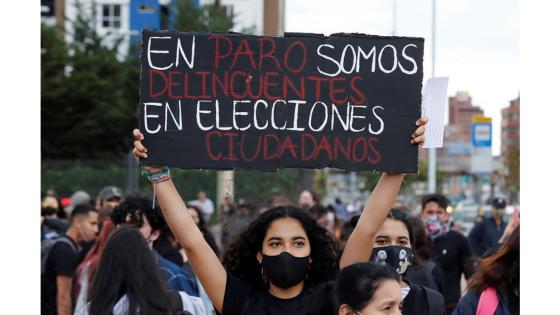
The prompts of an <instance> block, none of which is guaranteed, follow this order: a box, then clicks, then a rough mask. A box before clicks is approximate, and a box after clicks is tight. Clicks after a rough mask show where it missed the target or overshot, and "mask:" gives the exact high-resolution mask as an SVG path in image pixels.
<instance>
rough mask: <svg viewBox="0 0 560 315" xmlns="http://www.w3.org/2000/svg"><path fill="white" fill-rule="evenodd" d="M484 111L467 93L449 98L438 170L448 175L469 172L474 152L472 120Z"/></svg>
mask: <svg viewBox="0 0 560 315" xmlns="http://www.w3.org/2000/svg"><path fill="white" fill-rule="evenodd" d="M475 116H484V111H483V110H482V109H481V108H480V107H478V106H474V105H473V104H472V98H471V96H470V95H469V93H468V92H466V91H460V92H458V93H457V94H456V95H455V96H452V97H449V122H448V124H447V126H445V130H444V135H443V148H441V149H439V150H438V151H437V153H438V162H437V164H438V169H439V170H440V171H443V172H447V173H461V172H469V171H470V168H471V163H470V162H471V160H470V158H471V153H472V152H471V151H472V118H473V117H475Z"/></svg>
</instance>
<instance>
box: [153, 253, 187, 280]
mask: <svg viewBox="0 0 560 315" xmlns="http://www.w3.org/2000/svg"><path fill="white" fill-rule="evenodd" d="M157 256H158V257H157V261H158V263H159V264H161V265H162V266H163V267H165V268H167V269H169V271H171V272H172V273H174V274H184V275H185V276H187V273H186V272H185V271H184V270H183V269H182V268H181V267H179V266H177V265H176V264H175V263H173V262H172V261H170V260H167V259H165V258H164V257H163V256H161V255H160V254H159V253H158V254H157Z"/></svg>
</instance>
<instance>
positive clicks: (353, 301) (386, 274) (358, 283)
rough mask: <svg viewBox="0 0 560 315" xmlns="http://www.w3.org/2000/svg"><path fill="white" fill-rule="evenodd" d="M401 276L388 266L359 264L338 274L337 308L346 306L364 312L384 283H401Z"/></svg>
mask: <svg viewBox="0 0 560 315" xmlns="http://www.w3.org/2000/svg"><path fill="white" fill-rule="evenodd" d="M399 278H400V277H399V275H398V274H397V273H396V271H394V270H392V269H391V268H389V267H388V266H386V265H380V264H374V263H357V264H353V265H350V266H348V267H345V268H343V269H342V270H340V272H339V273H338V276H337V278H336V284H335V287H334V291H335V301H336V305H337V307H340V306H341V305H343V304H346V305H348V306H350V308H352V310H354V311H361V310H363V309H364V308H365V307H366V306H367V305H368V304H369V302H370V301H371V299H372V298H373V296H374V294H375V291H377V289H378V288H379V286H380V285H381V283H382V282H383V281H387V280H394V281H396V282H399Z"/></svg>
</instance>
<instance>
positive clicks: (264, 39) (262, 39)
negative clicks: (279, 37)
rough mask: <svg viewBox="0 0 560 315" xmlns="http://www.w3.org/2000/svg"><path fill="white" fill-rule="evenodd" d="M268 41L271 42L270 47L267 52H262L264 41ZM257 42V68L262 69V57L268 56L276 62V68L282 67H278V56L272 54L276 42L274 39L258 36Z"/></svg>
mask: <svg viewBox="0 0 560 315" xmlns="http://www.w3.org/2000/svg"><path fill="white" fill-rule="evenodd" d="M265 41H266V42H269V43H270V44H271V46H272V47H271V49H270V50H269V51H267V52H265V53H264V54H263V51H264V42H265ZM258 42H259V51H260V53H259V70H261V69H262V63H263V60H264V58H270V59H272V61H274V63H275V64H276V67H277V68H278V70H280V69H282V67H280V62H278V58H276V56H275V55H274V52H275V51H276V42H275V41H274V40H272V39H271V38H268V37H263V38H259V39H258Z"/></svg>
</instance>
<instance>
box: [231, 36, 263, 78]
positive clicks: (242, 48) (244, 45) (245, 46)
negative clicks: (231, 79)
mask: <svg viewBox="0 0 560 315" xmlns="http://www.w3.org/2000/svg"><path fill="white" fill-rule="evenodd" d="M254 54H255V52H254V51H252V50H251V47H249V43H248V42H247V40H246V39H242V40H241V43H240V44H239V46H238V47H237V50H236V51H235V52H234V53H233V61H232V62H231V66H230V67H229V68H230V69H233V68H234V67H235V65H236V63H237V58H239V56H241V55H245V56H247V57H249V62H251V66H253V70H257V66H256V65H255V59H254V58H253V55H254Z"/></svg>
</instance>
